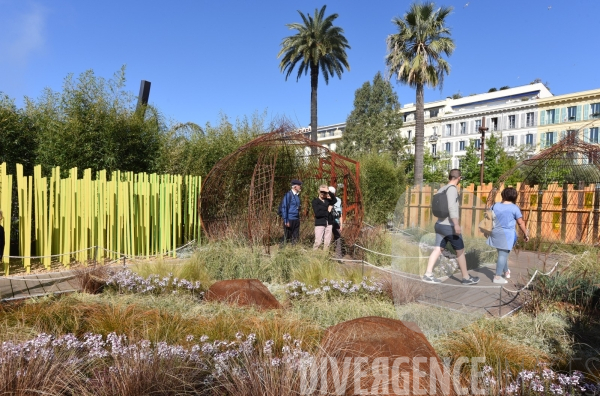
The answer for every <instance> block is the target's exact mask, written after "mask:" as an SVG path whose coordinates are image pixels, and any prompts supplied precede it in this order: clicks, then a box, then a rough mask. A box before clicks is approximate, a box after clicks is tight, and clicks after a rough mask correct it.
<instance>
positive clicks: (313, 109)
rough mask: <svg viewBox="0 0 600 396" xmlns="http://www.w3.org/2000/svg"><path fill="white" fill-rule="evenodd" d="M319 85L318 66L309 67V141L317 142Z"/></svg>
mask: <svg viewBox="0 0 600 396" xmlns="http://www.w3.org/2000/svg"><path fill="white" fill-rule="evenodd" d="M318 84H319V66H318V65H313V64H312V63H311V65H310V140H312V141H313V142H316V141H317V136H318V134H317V85H318Z"/></svg>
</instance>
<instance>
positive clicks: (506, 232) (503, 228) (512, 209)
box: [487, 187, 529, 283]
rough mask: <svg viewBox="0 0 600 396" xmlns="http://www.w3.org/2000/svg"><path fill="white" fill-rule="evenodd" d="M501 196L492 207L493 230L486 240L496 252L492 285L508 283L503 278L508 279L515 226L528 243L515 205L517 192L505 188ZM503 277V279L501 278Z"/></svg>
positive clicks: (510, 188) (515, 237) (526, 234)
mask: <svg viewBox="0 0 600 396" xmlns="http://www.w3.org/2000/svg"><path fill="white" fill-rule="evenodd" d="M501 195H502V203H499V204H494V205H493V206H492V210H493V211H494V215H495V216H496V219H495V220H494V228H493V229H492V232H491V233H490V236H489V237H488V240H487V244H488V245H490V246H492V247H495V248H496V250H498V261H497V262H496V276H495V277H494V283H507V282H508V281H507V280H506V279H505V278H510V270H509V269H508V255H509V253H510V251H511V250H512V248H513V247H514V246H515V243H516V242H517V230H516V225H517V224H518V225H519V228H521V231H523V234H524V235H525V242H527V241H529V233H528V232H527V228H526V227H525V222H524V221H523V215H522V214H521V209H519V207H518V206H517V205H516V202H517V195H518V193H517V190H515V189H514V188H512V187H507V188H505V189H504V190H502V194H501ZM503 275H504V277H505V278H503V277H502V276H503Z"/></svg>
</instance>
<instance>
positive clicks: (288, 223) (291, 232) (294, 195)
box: [281, 179, 302, 244]
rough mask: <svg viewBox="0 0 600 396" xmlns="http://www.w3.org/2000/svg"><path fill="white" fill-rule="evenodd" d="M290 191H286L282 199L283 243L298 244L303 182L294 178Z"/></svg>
mask: <svg viewBox="0 0 600 396" xmlns="http://www.w3.org/2000/svg"><path fill="white" fill-rule="evenodd" d="M290 184H291V185H292V187H291V189H290V191H288V192H287V193H285V195H284V196H283V200H282V201H281V217H283V243H284V244H285V242H287V241H290V242H291V243H292V244H296V243H297V242H298V240H299V239H300V196H299V194H300V192H301V191H302V182H301V181H300V180H297V179H294V180H292V181H291V183H290Z"/></svg>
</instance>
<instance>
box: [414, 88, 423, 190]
mask: <svg viewBox="0 0 600 396" xmlns="http://www.w3.org/2000/svg"><path fill="white" fill-rule="evenodd" d="M415 124H416V125H415V179H414V185H415V186H422V185H423V149H424V140H425V103H424V96H423V84H417V108H416V111H415Z"/></svg>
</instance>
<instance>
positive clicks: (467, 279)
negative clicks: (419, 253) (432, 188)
mask: <svg viewBox="0 0 600 396" xmlns="http://www.w3.org/2000/svg"><path fill="white" fill-rule="evenodd" d="M461 178H462V177H461V173H460V170H459V169H452V170H451V171H450V172H449V173H448V184H446V185H445V186H444V187H442V188H440V189H439V190H438V192H437V194H440V193H444V194H446V198H447V200H448V213H449V215H448V217H446V218H438V220H437V222H436V223H435V227H434V228H435V247H434V248H433V252H431V255H430V256H429V262H428V263H427V270H426V271H425V275H423V281H424V282H427V283H441V280H440V279H438V278H436V277H434V276H433V272H432V271H433V266H434V265H435V263H436V261H437V260H438V258H440V255H441V254H442V249H445V248H446V245H447V244H448V243H450V245H452V247H453V248H454V250H455V251H456V261H458V266H459V268H460V272H461V273H462V277H463V279H462V284H463V285H474V284H476V283H477V282H479V277H477V276H471V275H469V272H467V259H466V257H465V243H464V241H463V238H462V230H461V228H460V223H459V222H458V209H459V202H458V189H457V186H458V183H459V182H460V179H461Z"/></svg>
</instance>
